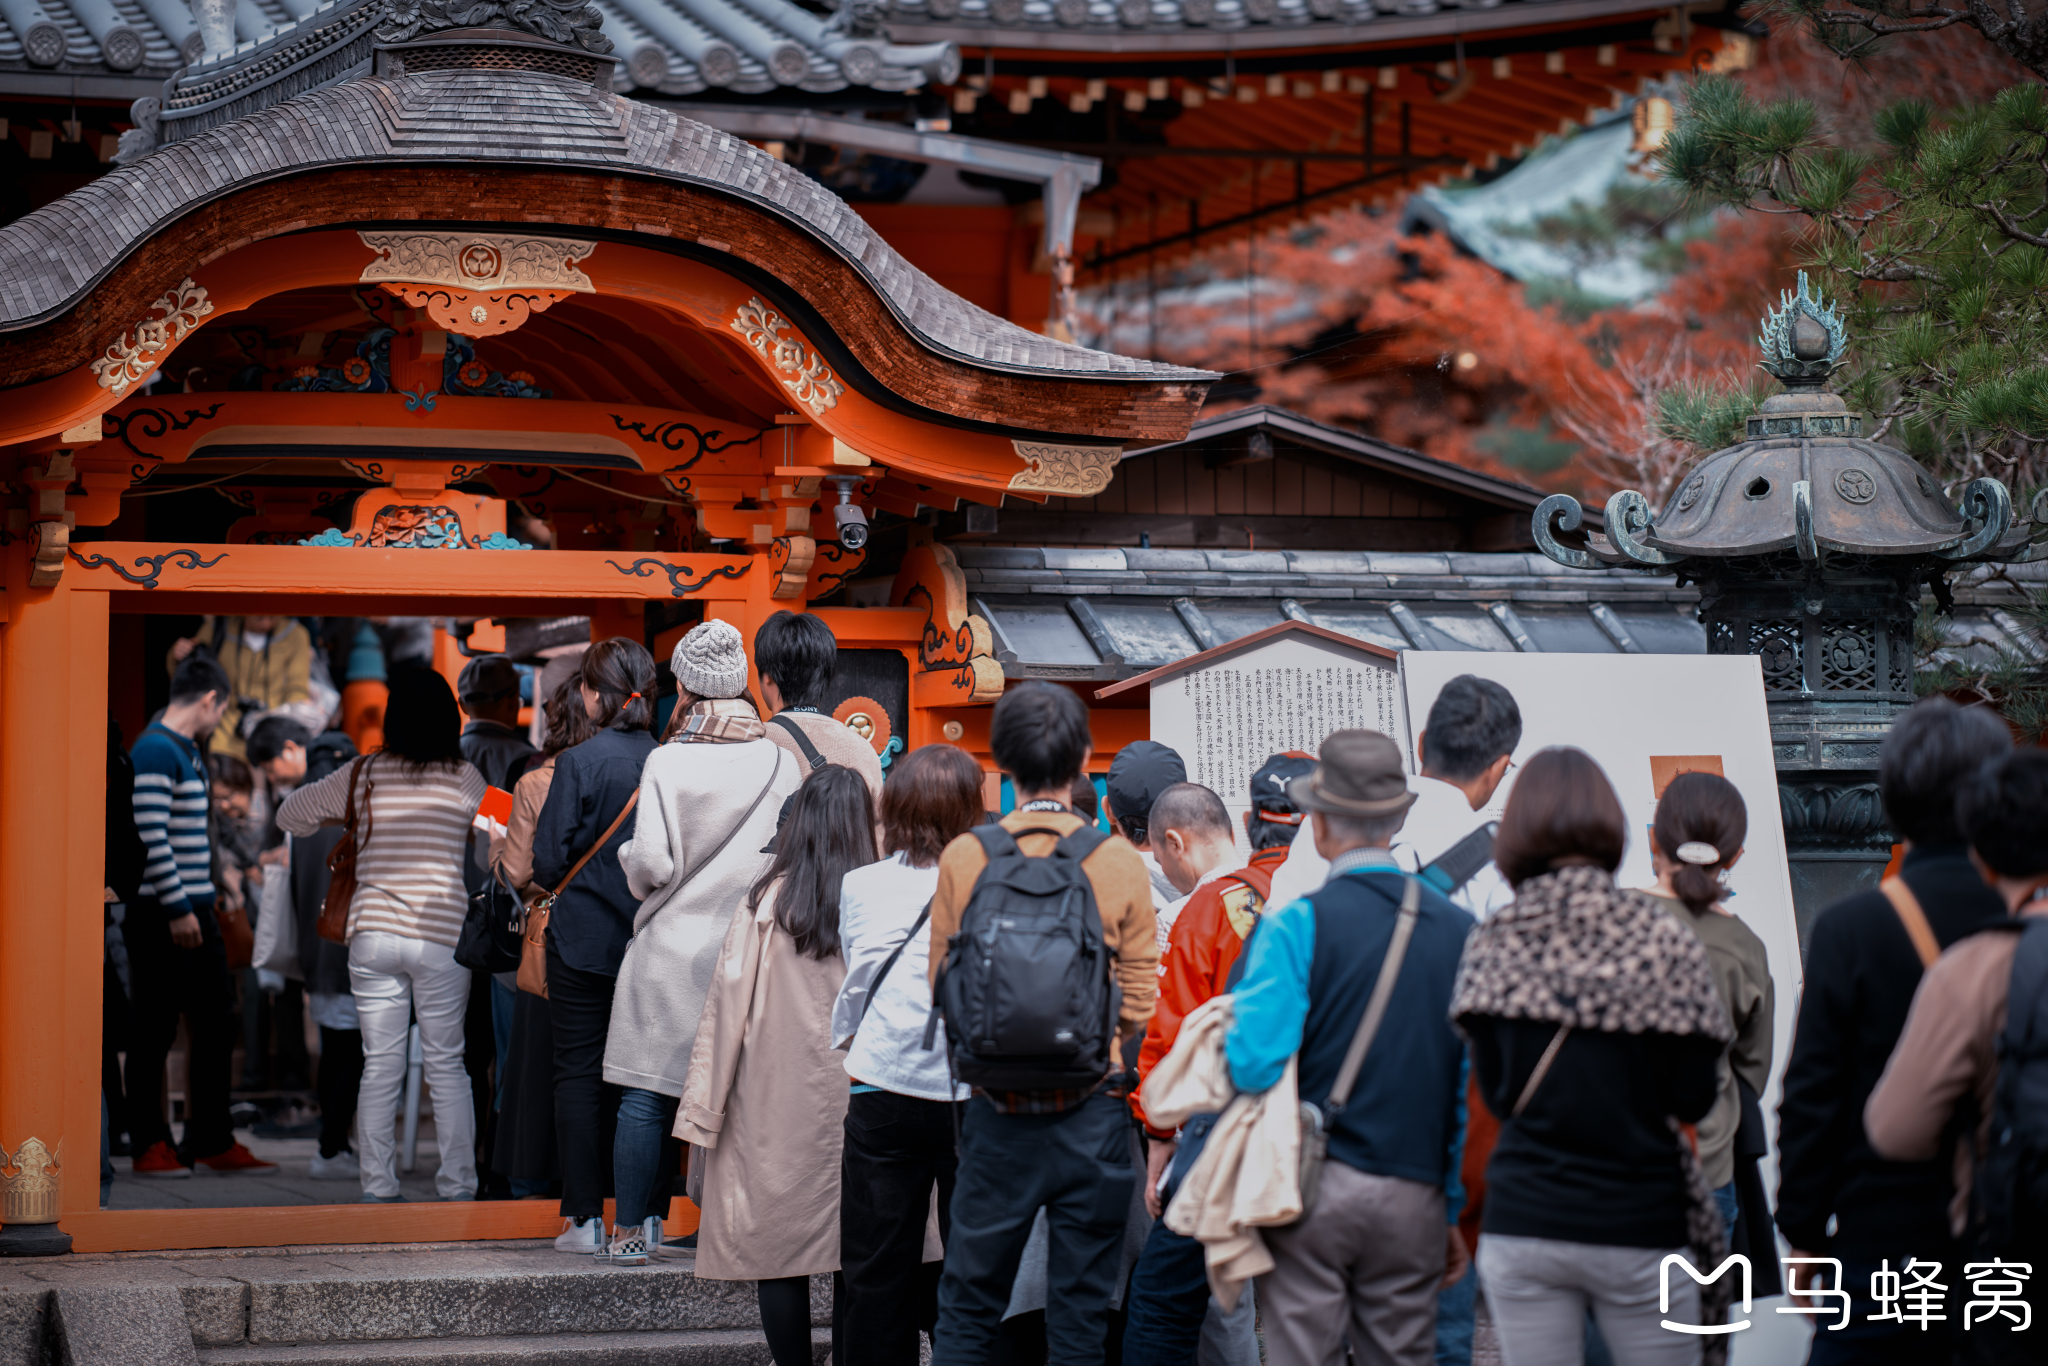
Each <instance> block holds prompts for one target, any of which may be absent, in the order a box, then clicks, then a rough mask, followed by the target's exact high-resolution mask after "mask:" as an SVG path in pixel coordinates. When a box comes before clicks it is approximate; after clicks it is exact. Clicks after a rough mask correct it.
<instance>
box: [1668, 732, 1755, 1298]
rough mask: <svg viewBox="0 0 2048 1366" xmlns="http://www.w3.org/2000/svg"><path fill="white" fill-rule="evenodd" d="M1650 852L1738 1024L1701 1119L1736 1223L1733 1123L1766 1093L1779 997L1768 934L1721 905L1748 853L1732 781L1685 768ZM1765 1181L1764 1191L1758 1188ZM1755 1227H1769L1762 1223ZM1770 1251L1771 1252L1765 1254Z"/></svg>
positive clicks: (1671, 789) (1709, 1164) (1702, 1137)
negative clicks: (1745, 1102) (1745, 1099)
mask: <svg viewBox="0 0 2048 1366" xmlns="http://www.w3.org/2000/svg"><path fill="white" fill-rule="evenodd" d="M1653 833H1654V838H1652V840H1651V841H1650V861H1651V865H1652V866H1653V867H1654V868H1655V869H1656V870H1657V885H1656V886H1655V887H1652V888H1650V889H1649V891H1650V895H1651V896H1653V897H1656V898H1657V900H1658V902H1659V903H1660V904H1661V905H1662V906H1663V907H1664V908H1665V909H1666V910H1668V911H1670V912H1671V914H1672V915H1673V916H1675V917H1676V918H1677V919H1678V921H1679V923H1681V924H1683V925H1686V926H1688V927H1689V928H1690V929H1691V930H1692V932H1693V933H1694V934H1696V935H1698V936H1699V940H1700V943H1702V944H1704V945H1705V946H1706V949H1707V961H1708V963H1709V964H1710V965H1711V966H1712V969H1713V973H1714V986H1715V988H1716V989H1717V990H1718V991H1719V992H1720V993H1721V1004H1722V1005H1724V1006H1726V1007H1727V1008H1728V1019H1729V1022H1730V1023H1732V1024H1733V1025H1734V1026H1735V1041H1734V1042H1733V1043H1731V1044H1730V1045H1729V1046H1728V1051H1727V1053H1725V1054H1724V1055H1722V1058H1721V1068H1720V1079H1721V1080H1720V1091H1719V1093H1718V1094H1717V1095H1716V1096H1715V1098H1714V1108H1713V1109H1711V1110H1709V1111H1707V1114H1706V1117H1705V1118H1703V1119H1702V1120H1700V1123H1699V1145H1700V1174H1701V1175H1702V1176H1703V1177H1704V1178H1705V1179H1706V1183H1707V1188H1708V1189H1709V1190H1711V1191H1713V1192H1714V1203H1715V1204H1716V1205H1718V1206H1719V1207H1720V1210H1721V1221H1722V1223H1723V1224H1725V1225H1726V1226H1727V1227H1728V1229H1729V1231H1730V1232H1731V1233H1733V1232H1734V1229H1735V1222H1736V1210H1737V1209H1738V1207H1739V1206H1738V1202H1737V1198H1736V1152H1735V1140H1736V1134H1737V1131H1738V1130H1739V1129H1740V1128H1741V1127H1742V1092H1741V1087H1742V1086H1747V1087H1748V1088H1749V1090H1750V1092H1751V1094H1752V1095H1753V1096H1761V1095H1762V1094H1763V1090H1764V1083H1765V1082H1766V1081H1768V1080H1769V1079H1770V1075H1771V1045H1772V1035H1771V1021H1772V1009H1773V996H1772V991H1771V964H1770V958H1769V956H1768V955H1767V954H1766V953H1765V952H1764V941H1763V940H1761V939H1759V938H1757V937H1756V932H1755V931H1754V930H1752V929H1750V928H1749V926H1747V925H1745V924H1743V923H1742V922H1741V921H1740V920H1738V919H1736V917H1735V916H1734V915H1733V914H1731V913H1730V912H1729V910H1728V908H1727V907H1726V906H1724V905H1723V904H1722V898H1723V897H1725V896H1726V895H1727V889H1726V888H1725V887H1724V886H1723V885H1722V881H1721V879H1722V876H1723V874H1725V873H1726V872H1727V871H1728V870H1729V869H1730V868H1733V867H1734V866H1735V861H1736V860H1737V859H1739V858H1741V857H1742V841H1743V839H1744V837H1745V836H1746V835H1747V834H1748V833H1749V812H1748V810H1747V809H1746V808H1745V807H1744V806H1743V804H1742V794H1741V793H1740V792H1738V791H1736V790H1735V784H1733V783H1731V782H1729V781H1728V780H1727V779H1726V778H1723V777H1722V776H1721V775H1720V774H1718V773H1681V774H1679V775H1678V776H1677V777H1676V778H1673V779H1672V780H1671V783H1670V786H1668V787H1666V788H1665V789H1664V795H1663V797H1662V798H1661V799H1659V801H1658V802H1657V823H1656V825H1655V827H1654V828H1653ZM1761 1189H1762V1187H1761V1186H1759V1187H1758V1190H1759V1192H1760V1191H1761ZM1759 1236H1767V1231H1764V1230H1759ZM1772 1255H1774V1254H1769V1253H1766V1254H1764V1256H1765V1257H1766V1265H1768V1258H1769V1257H1770V1256H1772Z"/></svg>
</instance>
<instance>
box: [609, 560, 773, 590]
mask: <svg viewBox="0 0 2048 1366" xmlns="http://www.w3.org/2000/svg"><path fill="white" fill-rule="evenodd" d="M605 563H606V564H608V565H610V566H611V567H612V568H614V569H616V570H618V571H619V572H620V573H621V574H630V575H631V576H632V577H634V578H636V579H644V578H646V577H648V576H649V575H650V574H653V573H655V572H656V571H657V570H659V571H660V572H661V573H664V574H666V575H668V587H669V594H668V595H669V596H670V597H672V598H683V597H688V596H689V595H690V594H692V593H694V592H696V591H697V590H698V589H700V588H702V587H703V586H704V585H705V584H707V583H710V582H711V581H712V580H713V579H743V578H745V577H746V576H747V571H748V570H750V569H752V568H753V567H754V566H753V564H752V563H751V562H749V563H747V564H738V565H734V564H722V565H720V566H718V568H716V569H714V570H712V571H711V572H710V573H709V574H706V575H705V576H704V577H703V578H701V579H695V580H691V581H690V582H687V583H686V582H684V580H685V579H686V578H687V577H688V575H689V572H690V567H689V566H688V565H686V564H670V563H668V561H666V560H657V559H654V558H653V557H651V556H648V557H644V558H642V559H638V560H635V561H633V563H632V564H630V565H624V564H620V563H619V562H618V561H617V560H606V561H605Z"/></svg>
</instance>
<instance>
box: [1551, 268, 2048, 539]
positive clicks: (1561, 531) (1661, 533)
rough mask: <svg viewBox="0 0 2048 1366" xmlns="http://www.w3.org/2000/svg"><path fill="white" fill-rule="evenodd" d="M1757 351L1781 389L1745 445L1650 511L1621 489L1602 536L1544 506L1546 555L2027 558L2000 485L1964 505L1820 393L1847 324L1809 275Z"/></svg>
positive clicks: (1712, 458) (1765, 330) (1755, 420)
mask: <svg viewBox="0 0 2048 1366" xmlns="http://www.w3.org/2000/svg"><path fill="white" fill-rule="evenodd" d="M1758 344H1759V347H1760V349H1761V350H1762V352H1763V361H1762V364H1761V366H1760V368H1761V369H1763V370H1764V371H1765V372H1766V373H1767V374H1770V375H1772V376H1773V377H1775V378H1776V379H1778V380H1779V382H1780V383H1782V384H1783V385H1784V386H1785V392H1783V393H1780V394H1775V395H1773V396H1772V397H1770V398H1769V399H1766V400H1765V401H1764V403H1763V404H1762V405H1761V407H1760V408H1759V409H1758V410H1757V412H1756V414H1755V415H1754V416H1752V417H1750V418H1749V419H1748V420H1747V424H1746V429H1745V432H1744V439H1743V440H1742V441H1740V442H1738V443H1737V444H1735V445H1733V446H1730V447H1728V448H1726V449H1725V450H1719V451H1716V452H1714V453H1713V454H1712V455H1709V456H1707V457H1706V458H1705V459H1703V460H1701V461H1700V462H1699V464H1698V465H1696V466H1695V467H1694V468H1693V470H1692V472H1691V473H1690V474H1689V475H1688V476H1687V477H1686V478H1685V479H1684V480H1683V481H1682V482H1681V483H1680V484H1679V486H1678V488H1677V489H1676V490H1675V491H1674V492H1673V493H1672V495H1671V497H1670V499H1669V500H1668V501H1667V502H1666V504H1665V506H1664V507H1663V508H1662V509H1661V510H1660V511H1658V512H1657V513H1656V515H1655V516H1654V517H1653V516H1652V515H1651V509H1650V505H1649V502H1648V500H1647V499H1645V498H1644V496H1643V495H1642V494H1641V493H1640V492H1638V491H1636V490H1634V489H1623V490H1622V491H1621V492H1619V493H1616V494H1615V495H1613V497H1611V498H1609V499H1608V501H1607V508H1606V525H1605V534H1604V535H1603V534H1600V533H1597V532H1590V531H1588V530H1586V529H1585V527H1584V520H1583V518H1584V514H1583V511H1582V510H1581V508H1580V507H1579V503H1578V500H1577V499H1575V498H1572V497H1570V496H1568V495H1564V494H1558V495H1554V496H1552V497H1550V498H1546V499H1544V500H1543V502H1542V503H1541V504H1540V505H1539V506H1538V507H1537V509H1536V517H1535V534H1536V541H1537V544H1538V545H1539V546H1540V547H1541V548H1542V550H1543V552H1544V553H1545V554H1546V555H1549V556H1550V557H1551V558H1552V559H1554V560H1557V561H1559V562H1560V563H1563V564H1568V565H1574V566H1577V567H1580V568H1594V567H1599V566H1622V567H1641V568H1660V569H1668V568H1671V567H1675V566H1678V565H1683V564H1686V563H1687V562H1689V561H1694V560H1708V561H1714V560H1728V559H1732V558H1735V557H1739V556H1760V555H1771V554H1775V553H1778V552H1781V551H1794V552H1796V553H1797V554H1798V557H1799V559H1800V560H1802V561H1805V562H1806V563H1807V564H1808V565H1809V566H1815V565H1817V564H1818V563H1819V562H1820V561H1821V560H1822V559H1823V557H1824V556H1826V555H1827V554H1829V553H1839V554H1850V555H1868V556H1924V557H1932V558H1934V559H1936V560H1947V561H1960V560H1970V559H1977V558H1987V559H2001V560H2007V559H2024V558H2026V557H2027V555H2028V546H2027V537H2026V535H2025V534H2024V533H2015V532H2013V531H2012V521H2013V517H2012V499H2011V496H2010V495H2009V494H2008V493H2007V492H2006V488H2005V486H2004V485H2003V484H2001V483H2000V482H1999V481H1998V480H1996V479H1990V478H1983V479H1973V480H1971V481H1970V482H1969V484H1968V485H1967V486H1966V487H1965V488H1964V489H1963V491H1962V497H1961V500H1960V501H1961V507H1960V509H1958V507H1957V506H1956V505H1955V504H1952V503H1950V502H1949V500H1948V498H1947V497H1946V496H1945V495H1944V493H1943V492H1942V490H1941V488H1940V487H1939V486H1938V485H1937V484H1936V483H1935V481H1934V479H1933V478H1932V477H1931V476H1930V475H1929V474H1928V473H1927V471H1926V470H1925V469H1923V468H1922V467H1921V466H1920V464H1919V463H1918V462H1917V461H1915V460H1914V459H1913V458H1912V457H1910V456H1908V455H1907V454H1905V452H1903V451H1899V450H1895V449H1893V448H1892V447H1889V446H1883V445H1880V444H1878V443H1877V442H1875V441H1870V440H1866V439H1864V437H1863V434H1862V432H1863V417H1862V415H1861V414H1860V413H1855V412H1851V411H1850V410H1849V407H1848V405H1847V404H1846V403H1845V402H1843V400H1842V398H1841V396H1840V395H1839V394H1834V393H1830V392H1828V391H1827V390H1826V389H1825V388H1824V387H1823V386H1825V385H1826V383H1827V381H1828V378H1829V377H1830V376H1831V375H1833V374H1834V373H1835V372H1836V371H1837V370H1839V369H1840V368H1841V367H1842V355H1843V352H1844V350H1845V349H1846V348H1847V345H1848V330H1847V328H1846V326H1845V325H1844V323H1843V320H1842V317H1841V315H1840V313H1839V312H1838V311H1837V310H1836V309H1835V307H1834V306H1833V305H1832V304H1829V303H1826V302H1824V301H1823V300H1822V299H1821V297H1820V295H1819V294H1818V293H1817V292H1816V291H1814V290H1813V289H1812V288H1811V287H1810V286H1809V285H1808V282H1807V278H1806V272H1804V271H1801V272H1800V273H1799V287H1798V289H1797V291H1796V292H1794V291H1786V292H1785V293H1784V294H1783V295H1782V296H1781V300H1780V305H1779V307H1777V308H1775V309H1772V310H1771V311H1770V312H1769V313H1768V314H1766V315H1765V317H1764V318H1763V320H1762V325H1761V331H1760V335H1759V337H1758Z"/></svg>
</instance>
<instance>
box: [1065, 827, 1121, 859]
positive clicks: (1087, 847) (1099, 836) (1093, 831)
mask: <svg viewBox="0 0 2048 1366" xmlns="http://www.w3.org/2000/svg"><path fill="white" fill-rule="evenodd" d="M1108 838H1109V836H1107V835H1105V834H1103V833H1102V831H1100V830H1099V829H1097V828H1096V827H1094V826H1092V825H1084V826H1082V827H1081V828H1080V829H1078V830H1076V831H1074V833H1073V834H1071V835H1062V836H1060V842H1059V843H1058V844H1056V845H1054V846H1053V850H1052V852H1053V857H1055V858H1070V859H1072V860H1073V861H1074V862H1076V863H1080V862H1082V861H1083V860H1085V859H1086V858H1087V857H1088V856H1089V855H1090V854H1092V853H1094V852H1095V851H1096V850H1097V849H1100V848H1101V847H1102V845H1103V843H1104V841H1106V840H1108Z"/></svg>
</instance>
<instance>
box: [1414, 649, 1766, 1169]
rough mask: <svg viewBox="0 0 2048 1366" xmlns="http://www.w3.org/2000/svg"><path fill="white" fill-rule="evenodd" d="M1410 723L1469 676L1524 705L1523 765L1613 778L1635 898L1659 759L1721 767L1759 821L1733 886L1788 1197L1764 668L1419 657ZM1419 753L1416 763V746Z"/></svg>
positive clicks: (1727, 658)
mask: <svg viewBox="0 0 2048 1366" xmlns="http://www.w3.org/2000/svg"><path fill="white" fill-rule="evenodd" d="M1401 670H1402V677H1403V680H1404V685H1405V692H1406V699H1407V704H1408V706H1407V714H1408V715H1410V716H1412V717H1414V718H1415V725H1416V726H1417V727H1418V728H1424V727H1426V726H1427V723H1428V716H1429V708H1430V705H1431V704H1432V703H1433V702H1435V701H1436V696H1437V694H1438V693H1439V692H1441V691H1442V690H1443V686H1444V684H1446V683H1448V682H1449V681H1450V680H1451V679H1453V678H1455V677H1457V676H1458V675H1460V674H1476V675H1478V676H1479V677H1481V678H1490V679H1492V680H1493V681H1494V682H1496V683H1499V684H1500V685H1501V686H1503V687H1505V688H1506V689H1507V690H1508V691H1509V692H1511V693H1513V694H1514V695H1515V702H1516V705H1518V706H1519V707H1520V708H1521V711H1522V743H1521V744H1520V745H1519V746H1517V747H1516V749H1515V756H1514V757H1515V762H1516V764H1517V765H1518V766H1519V765H1521V764H1523V763H1526V762H1527V761H1528V758H1529V756H1530V755H1532V754H1534V753H1535V752H1536V751H1537V750H1539V749H1544V748H1547V747H1548V746H1551V745H1575V746H1577V747H1578V748H1580V749H1583V750H1585V751H1586V752H1587V753H1588V754H1590V755H1592V756H1593V758H1594V759H1595V760H1596V761H1597V762H1598V763H1599V765H1600V767H1601V768H1603V769H1605V770H1606V772H1607V777H1608V780H1609V781H1610V782H1612V783H1613V784H1614V790H1615V792H1616V794H1617V795H1619V796H1620V798H1621V805H1622V809H1623V810H1624V811H1626V812H1627V813H1628V822H1629V842H1628V853H1627V855H1626V857H1625V858H1624V859H1623V860H1622V865H1621V870H1620V873H1619V880H1620V882H1621V885H1622V886H1624V887H1648V886H1650V885H1651V884H1653V883H1654V882H1655V881H1656V876H1655V875H1654V874H1653V873H1652V872H1651V870H1650V826H1651V824H1652V822H1653V821H1654V820H1655V818H1656V813H1657V798H1656V789H1655V785H1654V784H1655V776H1656V771H1657V770H1668V769H1669V768H1671V767H1672V766H1673V765H1671V764H1668V763H1665V764H1653V760H1659V759H1663V760H1670V759H1678V758H1683V759H1686V760H1688V761H1693V762H1688V763H1685V764H1680V765H1677V766H1678V767H1680V768H1683V767H1708V765H1705V764H1703V763H1699V762H1696V761H1697V760H1701V759H1706V758H1717V759H1718V760H1719V761H1720V768H1721V774H1722V776H1723V777H1725V778H1727V779H1728V781H1729V782H1731V783H1733V784H1735V787H1736V790H1737V791H1739V792H1740V793H1741V794H1742V801H1743V804H1744V805H1745V806H1746V807H1748V809H1749V837H1748V839H1747V840H1745V841H1744V845H1743V848H1744V853H1743V856H1742V862H1740V863H1739V864H1737V865H1736V866H1735V868H1734V869H1733V870H1731V871H1730V872H1729V874H1728V885H1729V889H1730V890H1731V891H1732V892H1734V894H1735V895H1734V896H1733V897H1731V898H1730V899H1729V900H1728V902H1727V903H1726V905H1727V909H1728V910H1729V911H1730V912H1731V913H1733V914H1734V915H1736V916H1739V917H1740V918H1741V919H1742V921H1743V923H1745V924H1746V925H1748V926H1749V927H1750V929H1752V930H1754V931H1755V932H1756V935H1757V937H1758V938H1759V939H1761V940H1763V942H1764V948H1765V950H1766V951H1767V952H1768V953H1769V954H1770V963H1771V980H1772V983H1773V985H1774V986H1775V988H1776V993H1777V1012H1776V1018H1775V1020H1774V1021H1773V1026H1774V1028H1773V1037H1774V1040H1775V1047H1774V1049H1773V1053H1772V1064H1771V1082H1770V1085H1769V1086H1768V1087H1767V1088H1766V1089H1765V1091H1764V1095H1763V1110H1764V1117H1765V1120H1766V1127H1768V1128H1769V1130H1770V1132H1771V1159H1770V1162H1769V1166H1768V1168H1767V1169H1766V1171H1765V1173H1764V1181H1765V1189H1766V1190H1769V1191H1772V1192H1773V1193H1774V1196H1775V1192H1776V1190H1777V1173H1776V1166H1777V1160H1776V1159H1777V1129H1778V1124H1777V1119H1778V1082H1779V1078H1780V1077H1781V1076H1782V1074H1783V1072H1784V1069H1785V1059H1786V1056H1787V1055H1788V1054H1789V1053H1790V1052H1791V1049H1792V1026H1793V1023H1794V1021H1795V1020H1796V1019H1797V1017H1798V1010H1799V990H1800V985H1801V982H1802V980H1803V978H1802V975H1801V970H1800V961H1799V931H1798V926H1797V924H1796V922H1795V921H1794V920H1793V916H1792V878H1791V868H1790V865H1789V864H1788V863H1787V861H1786V856H1785V831H1784V826H1783V825H1782V824H1781V822H1780V821H1779V817H1778V772H1777V767H1776V765H1774V764H1773V763H1772V760H1771V726H1770V718H1769V716H1768V714H1767V712H1766V710H1765V707H1764V685H1763V668H1762V664H1761V662H1760V661H1759V660H1758V659H1757V658H1756V657H1755V656H1752V655H1704V656H1702V655H1565V654H1512V655H1510V654H1478V653H1472V654H1465V653H1450V652H1446V651H1435V650H1407V651H1404V652H1403V653H1402V655H1401ZM1407 744H1408V747H1409V751H1410V758H1411V762H1412V758H1413V748H1414V746H1413V736H1412V735H1411V736H1409V737H1408V740H1407ZM1514 781H1515V771H1510V773H1509V775H1508V780H1507V781H1506V782H1505V783H1502V784H1501V787H1500V791H1498V792H1496V793H1495V794H1494V798H1493V802H1492V803H1491V804H1490V805H1489V806H1488V808H1487V814H1488V815H1489V816H1490V817H1491V818H1492V819H1495V820H1498V819H1499V818H1500V812H1501V810H1502V808H1503V807H1504V806H1505V805H1506V802H1507V798H1508V794H1509V793H1510V792H1511V791H1512V790H1513V787H1514Z"/></svg>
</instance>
